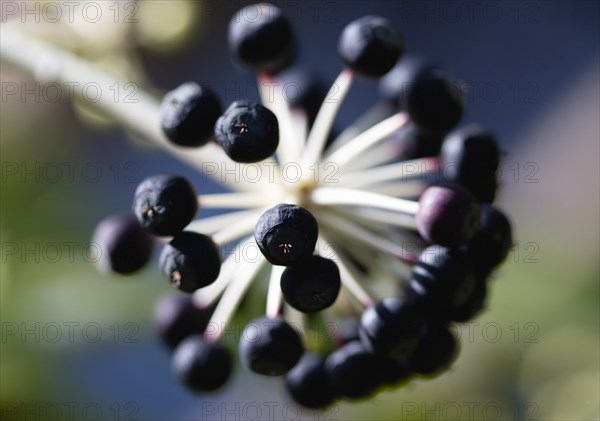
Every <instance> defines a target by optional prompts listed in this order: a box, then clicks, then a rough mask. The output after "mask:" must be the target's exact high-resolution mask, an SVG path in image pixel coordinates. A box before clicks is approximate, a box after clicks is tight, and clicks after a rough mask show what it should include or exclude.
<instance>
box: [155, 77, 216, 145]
mask: <svg viewBox="0 0 600 421" xmlns="http://www.w3.org/2000/svg"><path fill="white" fill-rule="evenodd" d="M222 112H223V110H222V107H221V102H220V101H219V98H218V97H217V95H216V94H215V93H214V92H213V91H212V90H211V89H209V88H207V87H206V86H201V85H199V84H198V83H196V82H186V83H184V84H183V85H181V86H179V87H178V88H176V89H174V90H172V91H171V92H169V93H167V94H166V95H165V97H164V99H163V101H162V104H161V106H160V126H161V128H162V129H163V132H164V133H165V135H166V136H167V137H168V138H169V140H171V141H172V142H173V143H175V144H176V145H179V146H188V147H197V146H202V145H205V144H207V143H208V142H209V141H210V140H211V139H212V137H213V134H214V127H215V123H216V121H217V119H218V118H219V116H220V115H221V113H222Z"/></svg>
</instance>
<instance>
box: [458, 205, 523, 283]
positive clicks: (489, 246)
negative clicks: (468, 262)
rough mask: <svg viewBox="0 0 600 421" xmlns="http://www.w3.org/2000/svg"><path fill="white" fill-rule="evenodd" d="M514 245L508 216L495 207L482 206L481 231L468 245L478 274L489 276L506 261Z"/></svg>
mask: <svg viewBox="0 0 600 421" xmlns="http://www.w3.org/2000/svg"><path fill="white" fill-rule="evenodd" d="M512 245H513V244H512V230H511V226H510V222H509V220H508V218H507V217H506V215H504V213H502V212H501V211H500V210H499V209H497V208H495V207H493V206H489V205H481V217H480V229H479V231H477V233H475V235H474V236H473V238H472V239H471V241H469V243H467V250H468V253H469V254H470V255H471V258H472V260H473V262H474V263H475V267H476V268H477V270H478V272H479V273H481V274H483V275H487V274H488V273H489V272H490V271H491V270H492V269H493V268H494V267H496V266H497V265H499V264H500V263H502V262H503V261H504V259H506V256H507V255H508V252H509V251H510V249H511V247H512Z"/></svg>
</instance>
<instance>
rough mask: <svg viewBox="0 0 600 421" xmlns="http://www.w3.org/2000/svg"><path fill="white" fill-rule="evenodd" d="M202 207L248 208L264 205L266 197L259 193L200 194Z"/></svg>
mask: <svg viewBox="0 0 600 421" xmlns="http://www.w3.org/2000/svg"><path fill="white" fill-rule="evenodd" d="M198 204H199V205H200V208H217V209H247V208H255V207H263V206H264V204H265V197H264V196H263V195H261V194H257V193H217V194H203V195H200V196H198Z"/></svg>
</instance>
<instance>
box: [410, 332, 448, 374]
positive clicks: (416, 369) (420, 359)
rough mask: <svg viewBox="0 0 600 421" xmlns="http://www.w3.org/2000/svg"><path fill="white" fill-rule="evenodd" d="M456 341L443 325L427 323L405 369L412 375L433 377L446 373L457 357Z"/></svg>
mask: <svg viewBox="0 0 600 421" xmlns="http://www.w3.org/2000/svg"><path fill="white" fill-rule="evenodd" d="M458 351H459V350H458V341H457V340H456V338H455V337H454V335H453V334H452V332H451V331H450V330H449V329H448V328H447V327H446V326H444V325H441V324H438V323H434V322H431V323H428V326H427V328H426V329H425V333H424V335H423V337H422V339H421V341H420V342H419V345H418V346H417V349H416V350H415V352H414V353H413V354H412V355H411V356H410V357H409V358H408V359H407V361H406V367H407V368H408V369H409V370H410V371H412V372H413V373H417V374H422V375H428V376H434V375H437V374H440V373H441V372H443V371H446V370H447V369H448V368H449V367H450V365H451V364H452V363H453V362H454V360H455V359H456V357H457V356H458Z"/></svg>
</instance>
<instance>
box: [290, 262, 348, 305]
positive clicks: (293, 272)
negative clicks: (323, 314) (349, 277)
mask: <svg viewBox="0 0 600 421" xmlns="http://www.w3.org/2000/svg"><path fill="white" fill-rule="evenodd" d="M340 285H341V281H340V271H339V270H338V267H337V265H336V264H335V262H333V260H330V259H326V258H324V257H320V256H311V257H309V258H307V259H306V260H305V261H303V262H302V263H300V264H298V265H294V266H290V267H288V268H286V269H285V271H284V272H283V275H282V276H281V290H282V292H283V298H284V299H285V301H286V302H287V303H288V304H290V305H291V306H292V307H294V308H295V309H297V310H299V311H301V312H303V313H314V312H316V311H321V310H323V309H325V308H327V307H329V306H330V305H332V304H333V303H334V302H335V300H336V298H337V296H338V293H339V292H340Z"/></svg>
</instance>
